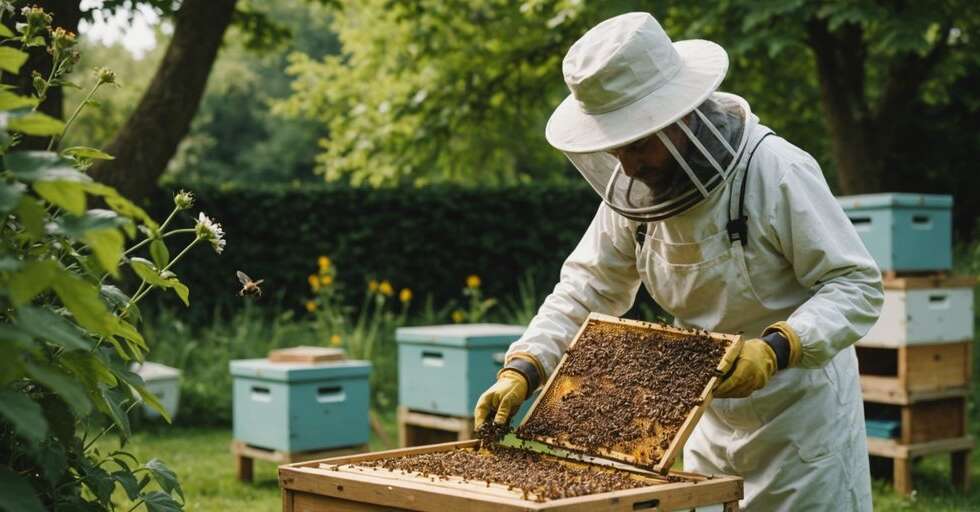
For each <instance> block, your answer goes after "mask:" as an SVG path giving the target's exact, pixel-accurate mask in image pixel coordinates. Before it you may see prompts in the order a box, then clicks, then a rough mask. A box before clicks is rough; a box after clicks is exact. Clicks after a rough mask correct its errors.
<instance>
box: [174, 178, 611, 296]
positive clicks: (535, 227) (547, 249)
mask: <svg viewBox="0 0 980 512" xmlns="http://www.w3.org/2000/svg"><path fill="white" fill-rule="evenodd" d="M180 188H186V189H188V190H192V191H193V192H194V193H195V196H196V197H197V201H198V204H199V205H200V207H201V208H202V209H204V210H205V211H208V212H209V213H212V214H213V215H214V216H216V217H217V218H220V219H222V223H223V225H224V226H225V229H226V231H227V232H228V233H230V234H231V235H230V238H229V240H228V242H229V244H232V245H234V247H235V250H234V251H229V252H228V253H227V254H223V255H222V256H221V258H220V259H219V258H217V257H215V256H212V255H208V256H205V257H202V258H197V259H195V261H194V262H193V263H192V264H190V263H189V264H186V265H183V266H182V267H180V268H178V269H177V271H178V273H180V275H181V278H182V279H183V280H184V281H185V282H187V284H188V285H189V286H190V287H191V288H193V289H194V290H195V294H194V296H193V297H191V301H192V303H193V304H195V305H198V306H204V307H203V308H194V309H195V311H197V312H200V311H211V310H212V308H213V307H214V306H215V305H216V304H223V303H228V302H229V301H234V300H239V299H238V297H237V292H238V288H239V285H238V281H237V279H236V278H235V271H236V270H243V271H244V272H245V273H247V274H248V275H250V276H251V277H253V278H254V279H265V283H264V285H263V291H264V297H263V299H260V301H276V300H279V301H282V303H283V304H284V305H285V306H287V307H291V308H296V309H297V310H299V309H300V308H302V306H303V305H304V303H305V302H306V300H307V299H308V297H309V294H308V291H307V277H308V275H309V274H310V270H311V267H310V265H311V262H315V261H316V259H317V257H318V256H320V255H327V256H329V257H330V258H331V259H332V260H333V261H334V262H335V263H336V264H337V265H338V266H340V267H341V268H343V269H344V271H343V272H342V273H341V274H340V275H339V276H338V277H337V280H338V283H339V284H340V285H341V287H342V290H343V291H344V295H345V298H344V299H345V300H344V301H345V302H346V303H347V304H351V305H354V306H358V305H360V304H361V303H362V300H363V294H364V290H365V288H366V283H367V282H368V281H370V280H371V279H376V280H378V281H380V280H384V279H387V280H389V281H390V282H391V283H392V284H393V285H394V286H395V287H396V288H399V289H400V288H406V287H407V288H411V289H412V290H413V291H415V293H416V295H417V296H422V297H424V296H426V295H432V296H433V298H434V300H435V301H436V303H437V304H443V303H445V302H447V301H448V300H450V299H452V298H458V297H459V293H460V289H461V288H462V286H463V283H464V282H465V279H466V276H469V275H471V274H477V275H479V276H480V277H481V278H482V287H483V291H484V293H485V294H486V295H487V296H489V297H511V296H512V295H514V293H513V292H514V290H515V286H516V284H517V282H518V279H519V278H520V277H521V276H523V275H525V274H526V273H527V272H529V271H532V270H533V271H534V276H535V277H536V286H535V288H536V289H538V290H543V291H550V290H551V288H552V287H553V286H554V284H555V282H557V279H558V271H559V269H560V267H561V263H562V262H563V261H564V259H565V258H566V257H567V256H568V254H569V253H570V252H571V250H572V249H573V248H574V247H575V245H576V244H577V243H578V240H579V239H580V238H581V236H582V234H583V233H584V232H585V229H586V228H587V227H588V225H589V222H590V221H591V219H592V216H593V215H594V214H595V211H596V208H597V207H598V204H599V198H598V197H597V196H596V194H595V192H593V191H592V190H591V189H589V188H587V187H586V186H585V184H584V182H583V184H582V185H581V186H545V185H528V186H520V187H506V188H467V187H461V186H451V185H440V186H432V187H425V188H381V189H364V188H349V187H343V186H329V185H322V184H318V185H310V184H304V185H301V186H300V185H297V186H278V187H266V188H263V189H256V188H254V187H249V186H248V185H244V184H232V185H220V184H215V183H182V184H180ZM158 203H163V201H158ZM164 204H165V203H164ZM191 313H192V314H193V313H194V311H192V312H191Z"/></svg>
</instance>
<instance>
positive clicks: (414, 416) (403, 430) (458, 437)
mask: <svg viewBox="0 0 980 512" xmlns="http://www.w3.org/2000/svg"><path fill="white" fill-rule="evenodd" d="M473 438H474V436H473V417H472V416H444V415H441V414H432V413H428V412H422V411H415V410H412V409H409V408H408V407H404V406H400V407H398V445H399V446H402V447H409V446H422V445H428V444H437V443H446V442H451V441H469V440H470V439H473Z"/></svg>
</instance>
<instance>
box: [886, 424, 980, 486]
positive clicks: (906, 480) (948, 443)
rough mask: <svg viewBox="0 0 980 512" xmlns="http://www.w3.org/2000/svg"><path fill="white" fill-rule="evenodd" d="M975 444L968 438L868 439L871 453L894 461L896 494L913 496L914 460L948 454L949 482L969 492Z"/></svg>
mask: <svg viewBox="0 0 980 512" xmlns="http://www.w3.org/2000/svg"><path fill="white" fill-rule="evenodd" d="M973 445H974V441H973V438H971V437H969V436H963V437H958V438H954V439H943V440H940V441H931V442H927V443H917V444H901V443H898V442H896V441H895V440H893V439H877V438H873V437H872V438H868V453H869V454H870V455H872V456H873V457H883V458H885V459H888V460H889V461H890V462H891V470H892V479H893V482H894V484H895V491H896V492H898V493H900V494H904V495H909V494H911V493H912V490H913V486H912V461H913V460H914V459H916V458H919V457H923V456H927V455H935V454H949V457H950V479H951V480H952V483H953V485H954V486H955V487H956V488H957V489H959V490H960V491H962V492H966V490H967V489H968V488H969V485H970V452H971V451H972V450H973ZM872 462H874V461H872ZM872 465H873V466H874V464H872Z"/></svg>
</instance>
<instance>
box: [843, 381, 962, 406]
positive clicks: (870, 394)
mask: <svg viewBox="0 0 980 512" xmlns="http://www.w3.org/2000/svg"><path fill="white" fill-rule="evenodd" d="M861 393H862V395H863V396H864V401H865V402H875V403H879V404H894V405H909V404H914V403H917V402H926V401H930V400H941V399H944V398H956V397H964V396H967V395H968V394H969V393H970V390H969V389H967V388H966V387H953V388H947V389H942V390H938V391H908V390H907V389H903V388H902V386H901V384H900V383H899V380H898V377H883V376H880V375H861Z"/></svg>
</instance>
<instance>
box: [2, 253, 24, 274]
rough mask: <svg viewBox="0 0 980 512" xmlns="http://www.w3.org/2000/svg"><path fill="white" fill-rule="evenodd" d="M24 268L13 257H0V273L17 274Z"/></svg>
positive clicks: (21, 263)
mask: <svg viewBox="0 0 980 512" xmlns="http://www.w3.org/2000/svg"><path fill="white" fill-rule="evenodd" d="M22 268H24V262H23V261H21V260H19V259H17V258H15V257H13V256H0V272H17V271H18V270H20V269H22Z"/></svg>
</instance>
